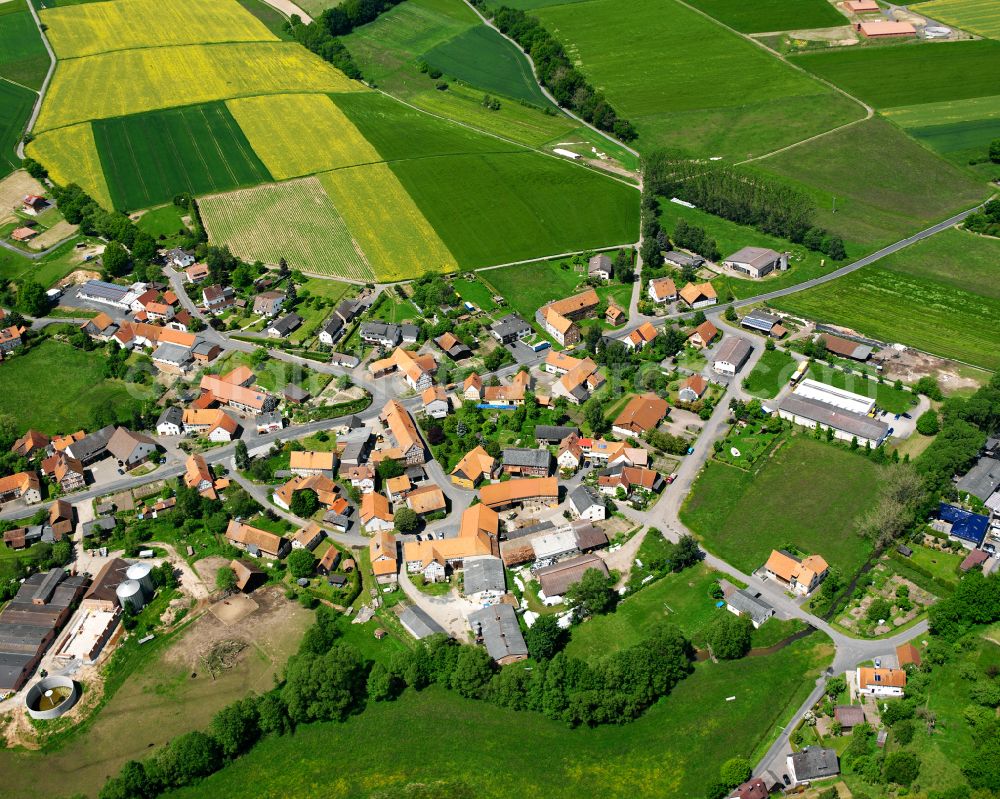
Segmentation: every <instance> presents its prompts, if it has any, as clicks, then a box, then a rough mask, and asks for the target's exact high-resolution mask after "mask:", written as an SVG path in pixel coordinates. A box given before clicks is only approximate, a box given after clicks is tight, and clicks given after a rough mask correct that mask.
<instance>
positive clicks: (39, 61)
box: [0, 0, 49, 90]
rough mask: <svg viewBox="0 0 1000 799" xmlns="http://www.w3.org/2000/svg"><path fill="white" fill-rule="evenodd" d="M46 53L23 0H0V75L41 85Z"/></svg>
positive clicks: (21, 81)
mask: <svg viewBox="0 0 1000 799" xmlns="http://www.w3.org/2000/svg"><path fill="white" fill-rule="evenodd" d="M48 69H49V54H48V51H47V50H46V49H45V45H44V44H43V43H42V39H41V37H40V36H39V35H38V27H37V26H36V25H35V20H34V19H32V16H31V12H30V11H28V7H27V5H26V3H25V0H9V2H7V3H3V4H0V77H2V78H7V79H8V80H11V81H14V82H15V83H20V84H21V85H22V86H26V87H28V88H29V89H36V90H37V89H40V88H41V86H42V81H44V80H45V73H46V72H48Z"/></svg>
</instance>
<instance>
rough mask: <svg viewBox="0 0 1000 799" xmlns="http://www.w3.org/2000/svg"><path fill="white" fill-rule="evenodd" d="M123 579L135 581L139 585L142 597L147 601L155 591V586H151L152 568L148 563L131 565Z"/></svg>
mask: <svg viewBox="0 0 1000 799" xmlns="http://www.w3.org/2000/svg"><path fill="white" fill-rule="evenodd" d="M125 579H126V580H135V581H136V582H137V583H139V586H140V587H141V588H142V595H143V596H144V597H145V598H146V599H149V598H150V597H151V596H152V595H153V592H154V591H155V590H156V586H155V585H153V567H152V566H150V565H149V564H148V563H133V564H132V565H131V566H129V567H128V571H127V572H125Z"/></svg>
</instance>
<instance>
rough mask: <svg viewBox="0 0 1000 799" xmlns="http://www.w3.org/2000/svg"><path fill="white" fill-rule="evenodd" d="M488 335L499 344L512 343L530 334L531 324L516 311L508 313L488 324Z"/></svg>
mask: <svg viewBox="0 0 1000 799" xmlns="http://www.w3.org/2000/svg"><path fill="white" fill-rule="evenodd" d="M490 335H491V336H493V338H495V339H496V340H497V341H499V342H500V343H501V344H512V343H513V342H515V341H520V340H522V339H525V338H527V337H528V336H530V335H531V325H529V324H528V323H527V322H526V321H525V320H524V318H523V317H521V316H520V315H518V314H516V313H510V314H507V315H506V316H504V317H502V318H500V319H498V320H497V321H496V322H494V323H493V324H492V325H490Z"/></svg>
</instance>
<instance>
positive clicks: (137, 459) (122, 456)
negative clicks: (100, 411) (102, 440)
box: [107, 427, 156, 469]
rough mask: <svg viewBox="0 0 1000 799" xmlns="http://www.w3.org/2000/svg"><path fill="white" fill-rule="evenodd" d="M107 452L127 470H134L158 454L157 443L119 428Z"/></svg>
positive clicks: (109, 442) (145, 436)
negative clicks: (154, 454) (155, 453)
mask: <svg viewBox="0 0 1000 799" xmlns="http://www.w3.org/2000/svg"><path fill="white" fill-rule="evenodd" d="M107 450H108V454H110V455H111V457H113V458H115V459H116V460H117V461H118V463H119V464H120V465H123V466H124V468H125V469H134V468H135V467H136V466H138V465H139V464H141V463H145V462H146V461H147V460H149V456H150V455H152V454H153V453H154V452H156V442H155V441H153V439H151V438H150V437H149V436H147V435H143V434H142V433H133V432H132V431H131V430H129V429H128V428H125V427H119V428H118V429H117V430H115V432H114V434H112V436H111V438H110V439H109V440H108V446H107Z"/></svg>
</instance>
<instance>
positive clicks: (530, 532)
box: [501, 522, 556, 541]
mask: <svg viewBox="0 0 1000 799" xmlns="http://www.w3.org/2000/svg"><path fill="white" fill-rule="evenodd" d="M555 529H556V526H555V525H554V524H553V523H552V522H539V523H538V524H532V525H529V526H528V527H516V528H514V529H513V530H511V529H509V528H508V529H507V530H506V532H504V533H502V534H501V538H503V539H505V540H507V541H514V540H515V539H518V538H527V537H528V536H534V535H542V534H544V533H547V532H549V530H555Z"/></svg>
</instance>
